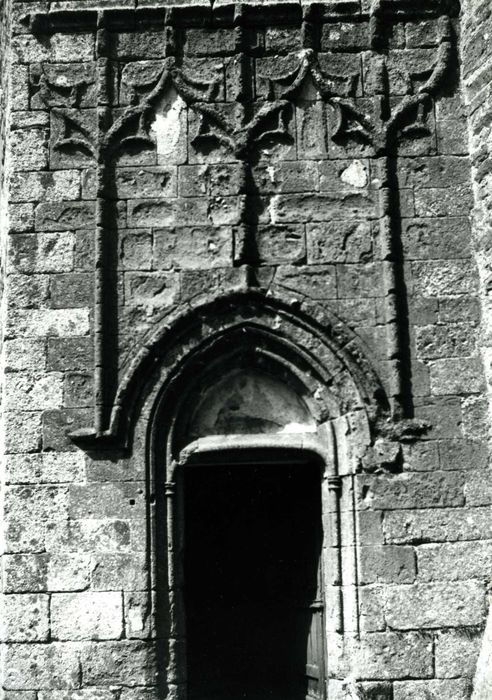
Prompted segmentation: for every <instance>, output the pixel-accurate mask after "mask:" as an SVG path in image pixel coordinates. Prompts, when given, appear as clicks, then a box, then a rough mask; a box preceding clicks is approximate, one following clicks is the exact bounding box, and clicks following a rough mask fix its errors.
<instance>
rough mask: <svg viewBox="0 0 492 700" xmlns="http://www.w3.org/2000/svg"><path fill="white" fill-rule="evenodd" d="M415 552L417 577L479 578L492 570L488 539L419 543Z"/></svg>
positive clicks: (423, 578) (491, 545)
mask: <svg viewBox="0 0 492 700" xmlns="http://www.w3.org/2000/svg"><path fill="white" fill-rule="evenodd" d="M416 552H417V561H418V572H419V573H418V578H419V580H421V581H459V580H466V579H472V578H476V579H480V578H483V577H484V576H487V575H488V572H490V571H492V540H485V541H482V542H480V541H478V542H453V543H450V544H446V543H442V544H423V545H420V546H419V547H417V548H416Z"/></svg>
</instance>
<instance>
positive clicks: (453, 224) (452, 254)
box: [402, 216, 471, 260]
mask: <svg viewBox="0 0 492 700" xmlns="http://www.w3.org/2000/svg"><path fill="white" fill-rule="evenodd" d="M470 241H471V230H470V222H469V221H468V219H467V218H466V217H458V216H457V217H441V218H437V219H433V218H427V219H404V220H403V221H402V244H403V251H404V254H405V257H406V259H407V260H439V259H441V260H446V259H453V258H464V257H468V256H469V255H471V248H470Z"/></svg>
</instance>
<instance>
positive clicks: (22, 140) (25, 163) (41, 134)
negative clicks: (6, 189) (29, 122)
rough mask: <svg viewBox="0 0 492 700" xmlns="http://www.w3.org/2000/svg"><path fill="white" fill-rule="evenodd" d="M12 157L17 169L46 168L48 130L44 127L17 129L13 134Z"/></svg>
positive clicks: (11, 143) (13, 164)
mask: <svg viewBox="0 0 492 700" xmlns="http://www.w3.org/2000/svg"><path fill="white" fill-rule="evenodd" d="M10 157H11V159H12V166H13V168H14V169H15V170H45V169H47V167H48V131H47V129H44V128H39V127H33V128H30V129H16V130H15V131H13V132H12V134H11V141H10Z"/></svg>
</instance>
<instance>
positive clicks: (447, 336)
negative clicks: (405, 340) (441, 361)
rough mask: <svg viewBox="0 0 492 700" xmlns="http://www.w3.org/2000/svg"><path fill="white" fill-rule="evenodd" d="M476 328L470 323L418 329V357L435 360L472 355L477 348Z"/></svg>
mask: <svg viewBox="0 0 492 700" xmlns="http://www.w3.org/2000/svg"><path fill="white" fill-rule="evenodd" d="M475 334H476V328H475V327H474V326H472V325H470V324H468V323H453V324H447V325H445V326H437V325H432V326H423V327H420V328H416V339H415V342H416V349H417V357H419V358H420V359H423V360H433V359H438V358H449V357H466V356H469V355H472V354H473V353H474V351H475V347H476V337H475Z"/></svg>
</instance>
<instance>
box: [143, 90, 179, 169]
mask: <svg viewBox="0 0 492 700" xmlns="http://www.w3.org/2000/svg"><path fill="white" fill-rule="evenodd" d="M185 110H186V104H185V102H184V100H183V99H182V98H181V97H180V96H179V95H178V93H177V92H176V90H175V88H171V89H170V90H168V92H167V93H166V94H165V95H164V97H163V98H162V100H161V101H160V103H159V104H158V106H157V109H156V112H155V119H154V121H153V122H152V124H151V125H150V128H151V130H152V132H153V133H154V134H155V138H156V145H157V154H158V156H160V157H161V158H166V160H167V161H168V162H171V163H175V162H178V161H179V144H180V141H181V137H182V133H181V130H182V121H183V120H182V116H183V115H184V113H185Z"/></svg>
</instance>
